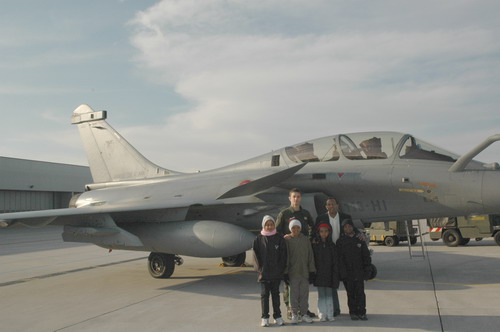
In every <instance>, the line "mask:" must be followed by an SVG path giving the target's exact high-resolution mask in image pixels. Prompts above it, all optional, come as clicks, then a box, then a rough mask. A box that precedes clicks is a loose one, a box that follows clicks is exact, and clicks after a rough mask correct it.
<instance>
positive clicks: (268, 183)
mask: <svg viewBox="0 0 500 332" xmlns="http://www.w3.org/2000/svg"><path fill="white" fill-rule="evenodd" d="M306 164H307V163H302V164H299V165H297V166H293V167H290V168H287V169H285V170H283V171H280V172H277V173H274V174H271V175H267V176H264V177H262V178H260V179H257V180H255V181H252V182H249V183H246V184H244V185H241V186H238V187H235V188H233V189H231V190H229V191H227V192H225V193H224V194H222V195H221V196H219V197H218V198H217V199H224V198H233V197H240V196H248V195H253V194H256V193H258V192H260V191H263V190H265V189H268V188H270V187H273V186H275V185H278V184H280V183H281V182H283V181H285V180H286V179H288V178H289V177H291V176H292V175H294V174H295V173H297V172H298V171H299V170H300V169H301V168H302V167H304V166H305V165H306Z"/></svg>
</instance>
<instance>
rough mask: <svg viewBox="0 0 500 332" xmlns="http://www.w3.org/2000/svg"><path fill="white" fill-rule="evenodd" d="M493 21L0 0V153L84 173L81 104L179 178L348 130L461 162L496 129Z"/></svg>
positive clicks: (499, 91)
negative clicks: (420, 143) (423, 146)
mask: <svg viewBox="0 0 500 332" xmlns="http://www.w3.org/2000/svg"><path fill="white" fill-rule="evenodd" d="M499 17H500V2H498V1H478V0H474V1H472V0H471V1H463V0H449V1H446V0H442V1H401V0H393V1H356V0H352V1H332V0H325V1H320V0H303V1H297V0H262V1H260V0H252V1H248V0H239V1H237V0H234V1H231V0H198V1H194V0H164V1H151V0H148V1H131V0H130V1H129V0H122V1H117V0H115V1H111V0H108V1H97V0H90V1H89V0H87V1H65V0H59V1H56V0H47V1H42V2H41V1H35V0H33V1H24V0H20V1H10V0H7V1H5V0H4V1H2V10H1V11H0V31H1V38H0V77H1V80H0V112H1V113H0V114H1V120H0V142H1V144H0V156H6V157H15V158H25V159H35V160H45V161H55V162H63V163H72V164H80V165H85V164H87V162H86V157H85V154H84V151H83V148H82V145H81V143H80V138H79V136H78V132H77V129H76V127H74V126H71V125H70V117H71V113H72V111H73V110H74V109H75V108H76V107H78V106H79V105H80V104H88V105H90V106H91V107H92V108H94V109H95V110H103V109H105V110H107V111H108V122H109V123H110V124H111V125H112V126H113V127H115V129H117V130H118V131H119V132H120V133H121V134H122V135H124V136H125V138H126V139H127V140H128V141H129V142H130V143H131V144H132V145H134V146H135V147H136V148H137V149H138V150H139V151H141V152H142V153H143V154H144V155H145V156H146V157H147V158H149V159H150V160H151V161H153V162H154V163H157V164H159V165H161V166H163V167H166V168H169V169H173V170H179V171H193V170H207V169H211V168H215V167H220V166H224V165H226V164H230V163H234V162H238V161H241V160H244V159H248V158H251V157H253V156H256V155H259V154H262V153H266V152H269V151H271V150H275V149H278V148H281V147H282V146H285V145H291V144H294V143H298V142H301V141H305V140H308V139H312V138H316V137H321V136H328V135H333V134H337V133H349V132H357V131H384V130H389V131H401V132H409V133H412V134H414V135H415V136H417V137H419V138H421V139H423V140H425V141H428V142H431V143H434V144H436V145H438V146H440V147H442V148H445V149H448V150H450V151H452V152H455V153H458V154H463V153H465V152H467V151H468V150H470V149H471V148H473V147H474V146H475V145H477V144H478V143H480V142H481V141H483V140H484V139H485V138H486V137H488V136H490V135H492V134H500V108H499V106H500V20H499V19H498V18H499ZM477 159H479V160H482V161H488V162H492V161H500V142H499V143H497V144H496V145H493V146H492V147H490V148H489V149H488V150H487V151H486V152H483V153H482V154H481V155H480V156H479V157H478V158H477Z"/></svg>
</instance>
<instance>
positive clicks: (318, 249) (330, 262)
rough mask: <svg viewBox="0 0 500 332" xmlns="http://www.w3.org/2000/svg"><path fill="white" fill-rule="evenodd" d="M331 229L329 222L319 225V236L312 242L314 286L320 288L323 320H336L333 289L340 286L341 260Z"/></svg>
mask: <svg viewBox="0 0 500 332" xmlns="http://www.w3.org/2000/svg"><path fill="white" fill-rule="evenodd" d="M331 230H332V228H331V226H330V225H329V224H326V223H323V224H320V225H318V227H317V230H316V231H317V233H316V234H317V237H316V238H315V239H314V240H313V242H312V249H313V253H314V262H315V265H316V278H315V280H314V286H316V287H317V288H318V313H319V320H320V321H321V322H325V321H327V320H329V321H334V320H335V318H333V316H334V310H333V291H334V290H336V289H337V288H338V287H339V269H338V266H339V261H338V256H337V249H336V247H335V244H334V243H333V241H332V236H331V233H332V232H331Z"/></svg>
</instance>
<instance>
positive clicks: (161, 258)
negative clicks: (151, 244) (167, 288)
mask: <svg viewBox="0 0 500 332" xmlns="http://www.w3.org/2000/svg"><path fill="white" fill-rule="evenodd" d="M174 269H175V256H174V255H172V254H164V253H161V252H152V253H150V254H149V257H148V270H149V274H151V276H152V277H153V278H162V279H163V278H170V276H171V275H172V273H174Z"/></svg>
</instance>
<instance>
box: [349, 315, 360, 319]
mask: <svg viewBox="0 0 500 332" xmlns="http://www.w3.org/2000/svg"><path fill="white" fill-rule="evenodd" d="M351 319H352V320H359V317H358V315H351Z"/></svg>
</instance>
